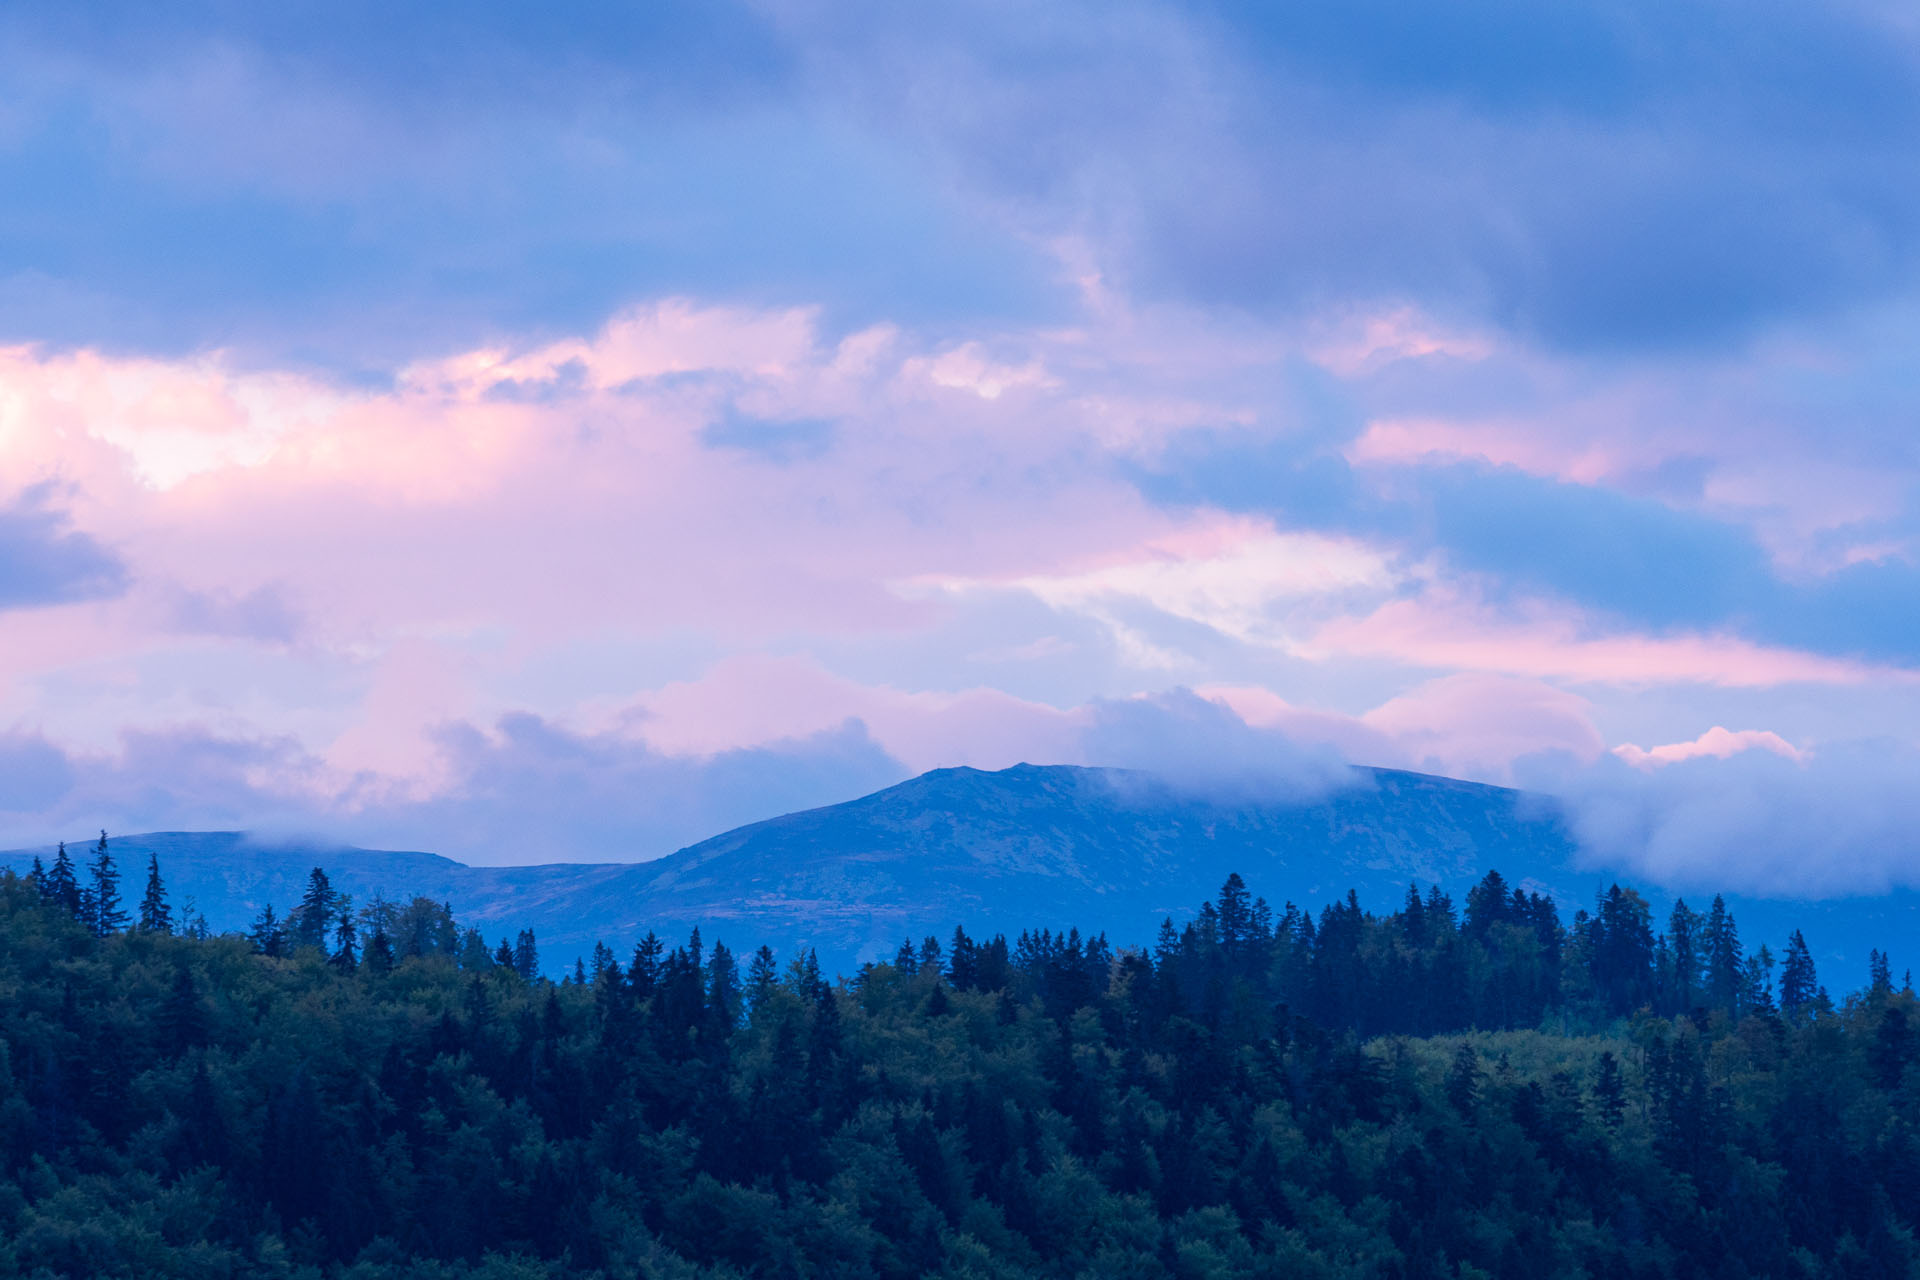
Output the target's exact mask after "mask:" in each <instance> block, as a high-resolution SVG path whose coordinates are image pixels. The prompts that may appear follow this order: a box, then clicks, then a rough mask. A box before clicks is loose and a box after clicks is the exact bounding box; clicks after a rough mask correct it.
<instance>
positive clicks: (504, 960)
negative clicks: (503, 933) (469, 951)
mask: <svg viewBox="0 0 1920 1280" xmlns="http://www.w3.org/2000/svg"><path fill="white" fill-rule="evenodd" d="M493 963H494V964H495V965H496V966H498V967H499V968H502V969H511V968H513V944H512V943H510V942H508V941H507V940H506V939H505V938H502V939H500V946H499V949H498V950H496V951H495V952H494V953H493Z"/></svg>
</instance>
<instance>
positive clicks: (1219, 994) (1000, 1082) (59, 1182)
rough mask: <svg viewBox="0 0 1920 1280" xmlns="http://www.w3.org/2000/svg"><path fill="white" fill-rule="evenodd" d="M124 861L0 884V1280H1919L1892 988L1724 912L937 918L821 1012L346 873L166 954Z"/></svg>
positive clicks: (732, 970)
mask: <svg viewBox="0 0 1920 1280" xmlns="http://www.w3.org/2000/svg"><path fill="white" fill-rule="evenodd" d="M147 872H148V874H147V877H146V882H145V883H146V891H145V892H144V893H143V894H140V895H137V897H138V901H126V902H123V901H122V900H121V899H122V895H121V893H120V890H119V885H118V880H117V876H116V873H115V869H114V868H113V866H112V862H111V858H110V856H105V854H104V850H102V851H96V854H95V856H94V860H93V866H92V868H91V870H89V869H88V868H77V867H75V866H74V865H73V863H72V861H71V860H66V861H64V862H63V863H61V864H57V865H56V866H54V867H42V868H40V869H39V870H38V871H37V872H36V873H35V874H34V875H33V876H30V877H15V876H13V875H11V874H10V873H9V874H4V875H0V1273H4V1274H9V1275H25V1276H73V1277H81V1276H129V1277H131V1276H141V1277H146V1276H183V1277H184V1276H193V1277H208V1276H303V1277H308V1276H310V1277H316V1278H317V1277H336V1276H338V1277H354V1278H356V1280H373V1278H374V1277H385V1276H431V1277H491V1278H497V1280H505V1278H507V1277H563V1276H566V1277H571V1276H608V1277H621V1276H666V1277H680V1276H684V1277H695V1276H744V1275H754V1276H823V1277H825V1276H832V1277H842V1276H856V1277H857V1276H920V1275H943V1276H953V1277H962V1276H965V1277H1018V1276H1059V1277H1077V1276H1088V1277H1095V1276H1098V1277H1114V1276H1118V1277H1128V1276H1132V1277H1167V1276H1179V1277H1201V1276H1242V1275H1254V1276H1263V1275H1264V1276H1276V1277H1278V1276H1287V1277H1298V1276H1305V1277H1336V1276H1338V1277H1346V1276H1355V1277H1358V1276H1379V1277H1389V1276H1392V1277H1427V1276H1435V1277H1438V1276H1446V1277H1470V1276H1483V1275H1495V1276H1512V1277H1540V1276H1549V1277H1551V1276H1576V1275H1606V1276H1674V1277H1680V1276H1687V1277H1692V1276H1808V1277H1828V1276H1831V1277H1843V1276H1844V1277H1854V1276H1906V1275H1912V1274H1915V1272H1916V1268H1920V1249H1916V1246H1915V1241H1914V1237H1913V1231H1914V1228H1915V1225H1916V1218H1917V1217H1920V1133H1917V1132H1916V1124H1920V1070H1916V1069H1915V1068H1914V1065H1913V1061H1914V1057H1915V1047H1916V1038H1917V1033H1920V1027H1916V1025H1915V1019H1916V1016H1920V1015H1917V1014H1916V1010H1915V1008H1914V997H1913V995H1912V992H1911V991H1910V990H1909V989H1908V987H1907V985H1906V982H1905V979H1904V977H1901V978H1898V979H1896V978H1895V976H1894V975H1893V974H1892V972H1891V971H1890V969H1889V966H1888V963H1887V961H1886V959H1885V958H1884V957H1883V956H1880V955H1878V954H1877V953H1876V955H1875V957H1874V961H1873V964H1872V965H1871V967H1870V969H1869V971H1868V972H1867V973H1866V974H1863V975H1860V976H1861V977H1864V978H1865V979H1866V983H1865V985H1864V987H1863V988H1862V989H1861V990H1859V991H1858V992H1856V993H1854V994H1849V995H1844V996H1841V997H1839V998H1834V997H1832V996H1830V995H1829V993H1828V990H1827V989H1826V988H1823V987H1822V985H1821V983H1820V981H1819V978H1820V975H1818V974H1816V973H1815V971H1814V965H1813V961H1812V959H1811V958H1810V957H1809V956H1808V954H1807V952H1806V949H1805V948H1804V946H1802V945H1800V944H1799V943H1798V941H1797V940H1796V941H1795V943H1793V944H1791V945H1790V946H1789V947H1788V949H1787V952H1786V954H1785V955H1784V956H1783V957H1782V958H1781V961H1780V963H1779V964H1777V965H1776V964H1775V963H1774V962H1773V958H1772V957H1771V956H1770V955H1767V954H1765V952H1764V949H1762V950H1758V951H1755V952H1754V953H1753V954H1748V953H1747V951H1746V949H1745V948H1743V946H1742V945H1741V942H1740V938H1739V935H1738V930H1737V926H1736V923H1735V921H1734V920H1733V919H1732V918H1731V916H1730V915H1729V914H1728V913H1727V912H1726V911H1725V910H1724V908H1723V907H1722V906H1721V905H1720V904H1718V903H1716V904H1714V905H1713V906H1711V907H1709V908H1708V909H1707V910H1705V911H1701V912H1695V911H1693V910H1690V909H1689V908H1687V907H1686V906H1685V905H1684V904H1681V905H1679V906H1677V907H1675V908H1674V910H1673V912H1672V914H1671V916H1670V917H1669V918H1668V919H1666V920H1665V921H1659V922H1656V921H1654V920H1652V919H1650V918H1649V912H1648V910H1647V907H1646V905H1645V903H1644V902H1643V901H1642V900H1641V899H1640V898H1638V897H1637V896H1636V895H1635V894H1633V893H1632V892H1631V891H1627V890H1620V889H1615V890H1611V891H1609V892H1607V893H1605V894H1604V895H1602V897H1601V899H1600V901H1599V902H1597V903H1596V904H1595V908H1594V910H1593V911H1591V912H1581V913H1579V914H1578V915H1576V916H1575V917H1574V918H1573V919H1571V920H1563V919H1561V918H1560V917H1559V915H1558V913H1557V912H1556V911H1555V909H1554V907H1553V905H1552V904H1551V903H1550V902H1549V901H1547V900H1546V899H1544V898H1541V897H1538V896H1535V895H1531V894H1526V893H1521V892H1518V891H1515V890H1513V889H1511V888H1510V887H1508V886H1507V885H1506V884H1505V883H1504V882H1503V881H1502V880H1501V879H1500V877H1499V876H1498V875H1489V876H1487V877H1486V878H1485V879H1484V880H1483V881H1482V882H1481V883H1480V884H1479V886H1478V887H1477V888H1475V889H1474V891H1473V892H1472V893H1471V894H1468V895H1466V897H1465V899H1464V900H1463V901H1460V902H1454V901H1452V900H1450V899H1449V898H1448V897H1447V896H1446V895H1444V894H1442V893H1440V892H1439V891H1437V890H1435V891H1430V892H1427V893H1424V894H1420V893H1412V894H1409V895H1408V896H1407V898H1406V900H1405V902H1404V904H1403V905H1402V906H1401V908H1400V909H1399V910H1397V911H1394V912H1392V913H1390V914H1373V913H1370V912H1368V911H1367V910H1365V909H1363V908H1362V906H1361V904H1360V903H1359V901H1358V900H1357V898H1352V897H1350V898H1348V899H1347V900H1346V901H1345V902H1343V903H1338V904H1335V905H1330V906H1328V907H1326V908H1324V909H1323V910H1321V911H1320V912H1319V913H1318V914H1315V915H1310V914H1308V913H1305V912H1302V911H1300V910H1298V909H1295V908H1290V907H1286V906H1282V907H1279V908H1277V909H1275V908H1270V907H1269V906H1268V905H1267V904H1266V903H1264V902H1262V901H1260V900H1258V899H1257V898H1254V897H1253V896H1252V895H1251V894H1250V892H1249V890H1248V887H1247V886H1246V885H1244V884H1242V883H1241V881H1240V879H1239V878H1238V877H1237V876H1236V877H1233V878H1231V879H1229V881H1228V882H1227V884H1226V885H1225V886H1224V887H1223V888H1222V890H1221V892H1220V894H1219V896H1218V897H1217V899H1216V900H1215V901H1213V902H1210V903H1208V904H1206V905H1205V906H1204V907H1203V908H1202V909H1201V910H1200V911H1199V913H1198V916H1197V918H1196V919H1194V921H1193V922H1192V923H1190V924H1189V925H1187V926H1185V927H1184V928H1182V929H1179V930H1175V929H1173V928H1172V927H1168V928H1167V929H1166V930H1164V931H1163V933H1162V936H1161V937H1160V939H1159V941H1158V943H1157V945H1156V946H1155V947H1153V948H1152V949H1151V950H1149V951H1134V950H1121V951H1117V952H1116V951H1115V950H1114V949H1113V948H1111V947H1109V945H1108V944H1107V942H1106V941H1105V939H1103V938H1101V937H1098V936H1095V937H1092V938H1087V937H1083V936H1081V935H1079V934H1078V933H1075V932H1071V931H1070V932H1069V933H1067V934H1066V935H1065V936H1062V935H1060V934H1057V933H1050V932H1042V933H1037V934H1035V933H1028V934H1024V935H1018V936H1016V937H1015V938H1014V939H1013V940H1012V941H1011V942H1009V941H1008V940H1007V939H1006V938H1004V937H1000V936H995V937H992V938H980V939H976V938H971V937H969V936H968V935H967V934H966V933H965V932H964V931H963V930H955V931H953V932H951V933H949V934H947V935H945V936H943V937H941V938H938V939H935V938H927V939H924V940H922V941H920V942H918V943H914V944H910V945H903V946H902V947H901V949H900V951H899V954H898V955H897V956H896V957H894V959H893V961H892V962H891V963H885V964H877V965H871V966H867V967H864V968H862V969H861V970H859V971H858V972H857V973H855V974H853V975H851V976H849V977H846V978H843V979H840V980H837V981H836V980H831V979H830V978H829V976H828V975H827V974H824V973H822V972H821V970H820V968H819V966H818V965H817V963H815V962H814V961H813V960H812V959H811V957H810V956H807V955H801V956H797V957H785V956H775V955H773V954H772V953H771V952H769V951H767V950H765V949H760V950H755V951H750V952H749V953H748V954H746V955H744V956H743V955H740V954H738V953H736V952H733V951H730V950H729V949H728V948H727V947H726V946H724V945H721V944H720V943H718V942H714V943H712V944H711V945H708V943H707V942H704V941H703V940H702V939H700V938H699V936H698V935H697V934H696V935H695V936H693V937H691V938H689V939H688V940H687V941H686V942H685V943H684V944H682V945H667V944H663V943H661V942H660V941H659V940H658V939H656V938H653V937H651V936H650V937H649V938H648V939H647V941H646V942H644V943H643V944H642V945H641V946H640V947H639V948H638V949H637V950H636V951H634V952H633V953H632V954H631V955H623V956H619V957H616V956H614V955H613V954H612V953H610V952H607V951H605V950H604V949H603V950H602V951H601V952H600V953H599V954H598V955H597V957H596V959H595V962H594V963H593V964H592V965H591V966H583V967H582V969H581V970H580V972H579V979H578V980H575V979H574V978H573V977H569V978H567V979H566V980H565V981H563V982H560V983H553V982H550V981H548V980H546V979H544V978H540V977H538V976H537V974H538V973H539V963H538V956H537V945H538V944H537V940H536V939H535V938H534V937H533V936H531V934H529V933H526V932H521V933H519V934H517V935H516V936H515V937H513V938H510V939H509V938H499V939H485V938H482V937H480V936H479V935H477V934H474V933H471V932H467V931H463V930H462V929H461V928H460V927H459V926H458V924H457V922H456V921H454V920H453V919H452V918H451V917H450V915H448V914H447V913H446V912H445V911H444V909H443V908H438V907H436V906H435V905H434V904H433V903H431V902H427V901H419V902H415V903H412V904H409V905H407V906H404V907H392V908H387V909H386V912H387V914H376V915H375V916H373V917H363V916H362V915H361V914H360V913H359V912H356V911H351V910H342V909H341V908H342V906H343V905H344V904H342V903H341V902H340V901H339V900H338V897H337V895H334V894H333V893H332V891H331V889H330V886H329V884H328V882H327V880H326V878H325V876H324V875H323V874H316V875H315V876H314V877H313V878H312V879H311V881H310V884H309V893H308V896H307V899H306V901H305V902H304V903H303V904H302V905H301V906H300V907H299V908H298V909H297V910H295V911H294V912H292V913H291V914H290V918H289V919H287V920H285V921H280V920H262V921H261V922H260V923H259V925H258V927H256V929H255V930H254V932H253V936H252V937H241V936H224V937H222V936H181V933H180V930H181V928H182V925H183V922H181V921H178V920H176V919H174V918H173V912H172V909H171V907H170V904H169V903H168V901H167V896H166V891H165V884H164V880H163V878H162V876H161V869H160V868H159V867H158V866H157V865H153V866H150V867H149V868H148V869H147ZM127 897H128V898H130V899H131V898H134V897H136V895H133V894H131V893H129V894H128V895H127ZM369 922H370V923H371V930H370V931H369V930H367V929H366V925H367V924H368V923H369ZM186 927H187V929H188V931H189V934H204V932H205V931H204V930H199V929H196V928H193V926H192V924H191V922H186ZM741 941H742V942H743V943H750V942H751V941H752V940H751V939H747V940H741ZM529 975H535V976H529ZM1828 976H1829V977H1832V978H1838V977H1839V976H1840V975H1828Z"/></svg>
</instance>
